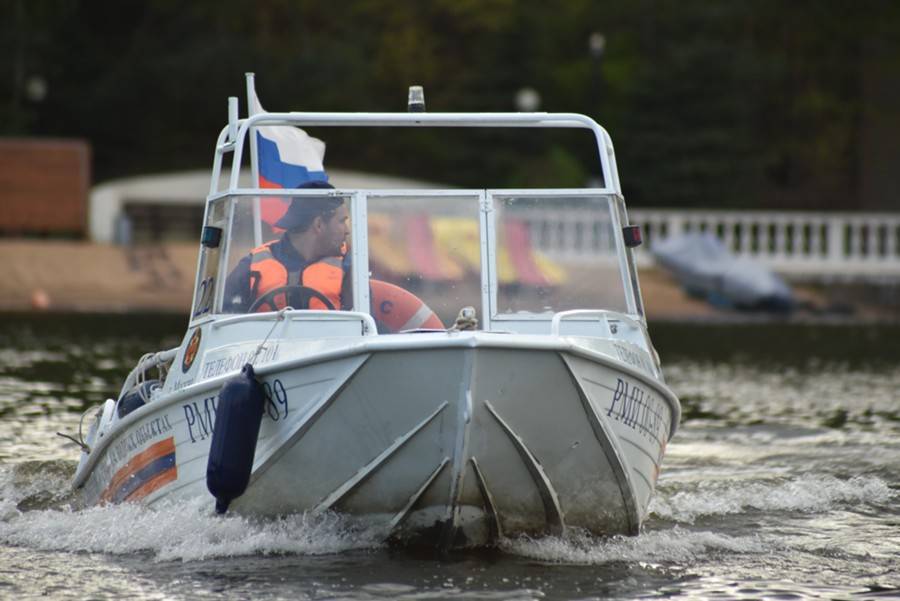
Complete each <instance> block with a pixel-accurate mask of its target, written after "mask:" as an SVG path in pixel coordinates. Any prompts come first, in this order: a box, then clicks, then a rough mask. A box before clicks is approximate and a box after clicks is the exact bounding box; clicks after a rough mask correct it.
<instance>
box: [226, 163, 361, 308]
mask: <svg viewBox="0 0 900 601" xmlns="http://www.w3.org/2000/svg"><path fill="white" fill-rule="evenodd" d="M300 188H318V189H333V188H334V186H332V185H331V184H329V183H328V182H324V181H318V180H314V181H309V182H305V183H304V184H303V185H301V186H300ZM274 225H275V227H278V228H282V229H284V230H285V232H284V234H283V235H282V236H281V238H279V239H278V240H274V241H272V242H268V243H266V244H263V245H262V246H259V247H257V248H254V249H253V250H251V251H250V254H248V255H247V256H246V257H244V258H242V259H241V260H240V262H239V263H238V264H237V266H236V267H235V268H234V270H233V271H232V272H231V274H229V276H228V278H227V280H226V281H225V310H226V311H227V312H230V313H249V312H255V311H276V310H279V309H282V308H284V307H286V306H291V307H293V308H295V309H329V310H334V309H347V308H350V307H351V306H352V304H353V303H352V295H351V293H350V268H349V257H345V256H344V251H345V249H346V243H347V241H348V238H349V236H350V212H349V210H348V208H347V206H346V204H345V203H344V200H343V199H342V198H336V197H333V196H301V197H295V198H294V199H293V200H292V201H291V204H290V206H289V207H288V210H287V212H285V214H284V215H283V216H282V217H281V218H280V219H278V221H276V222H275V224H274Z"/></svg>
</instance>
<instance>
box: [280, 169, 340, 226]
mask: <svg viewBox="0 0 900 601" xmlns="http://www.w3.org/2000/svg"><path fill="white" fill-rule="evenodd" d="M297 188H298V189H318V190H333V189H334V186H332V185H331V184H329V183H328V182H326V181H322V180H310V181H307V182H303V183H302V184H300V185H299V186H297ZM342 204H344V199H343V198H341V197H339V196H295V197H294V198H293V199H291V206H289V207H288V210H287V212H286V213H285V214H284V215H282V216H281V218H280V219H279V220H278V221H276V222H275V226H276V227H280V228H282V229H286V230H292V229H298V228H299V229H302V228H305V227H307V226H308V225H309V224H310V223H312V220H313V219H315V218H316V217H317V216H318V215H325V214H327V213H329V212H332V211H334V210H335V209H337V208H338V207H339V206H341V205H342Z"/></svg>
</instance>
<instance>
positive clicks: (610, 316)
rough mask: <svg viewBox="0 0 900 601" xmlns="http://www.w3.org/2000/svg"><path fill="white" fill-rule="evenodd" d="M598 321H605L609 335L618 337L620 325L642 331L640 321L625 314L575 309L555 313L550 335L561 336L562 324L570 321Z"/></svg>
mask: <svg viewBox="0 0 900 601" xmlns="http://www.w3.org/2000/svg"><path fill="white" fill-rule="evenodd" d="M591 318H595V319H596V321H604V322H606V323H607V325H608V327H609V331H610V332H609V333H610V334H611V335H613V336H615V335H616V333H617V332H616V330H617V329H618V324H620V323H625V324H627V325H628V326H629V327H631V328H633V329H638V330H641V329H642V326H641V324H640V322H639V321H637V320H635V319H632V318H631V317H628V316H627V315H625V314H624V313H617V312H616V311H609V310H607V309H573V310H571V311H560V312H558V313H555V314H554V315H553V317H552V319H551V320H550V334H551V335H553V336H559V335H560V329H561V326H562V322H563V321H566V320H570V319H591Z"/></svg>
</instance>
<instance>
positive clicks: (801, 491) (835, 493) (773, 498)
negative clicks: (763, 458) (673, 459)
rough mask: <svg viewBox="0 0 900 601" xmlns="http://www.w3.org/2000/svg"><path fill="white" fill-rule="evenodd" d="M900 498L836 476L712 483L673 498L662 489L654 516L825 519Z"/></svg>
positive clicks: (882, 487) (861, 479) (863, 480)
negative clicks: (774, 514)
mask: <svg viewBox="0 0 900 601" xmlns="http://www.w3.org/2000/svg"><path fill="white" fill-rule="evenodd" d="M898 496H900V494H898V493H897V492H896V491H893V490H892V489H891V488H890V487H889V486H888V485H887V483H886V482H884V481H883V480H881V479H879V478H875V477H870V476H857V477H854V478H850V479H848V480H840V479H838V478H835V477H834V476H827V475H823V476H812V475H810V476H800V477H798V478H795V479H791V480H787V481H778V482H752V483H734V482H722V481H709V482H703V483H701V484H700V485H699V486H698V487H697V488H696V490H692V491H686V490H680V491H678V492H675V493H674V494H667V491H666V487H665V486H664V485H663V484H662V483H661V484H660V488H659V490H658V494H657V496H656V497H655V498H654V499H653V501H652V502H651V504H650V512H651V513H652V514H653V515H655V516H656V517H658V518H661V519H664V520H668V521H674V522H679V523H687V524H693V523H694V522H695V521H696V520H697V519H698V518H701V517H710V516H712V517H714V516H723V515H731V514H738V513H746V512H748V511H754V510H755V511H767V512H768V511H779V512H802V513H821V512H825V511H829V510H832V509H835V508H840V507H843V506H846V505H852V506H854V507H858V506H859V505H860V504H882V503H886V502H888V501H890V500H891V499H894V498H897V497H898Z"/></svg>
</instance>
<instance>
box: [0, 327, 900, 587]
mask: <svg viewBox="0 0 900 601" xmlns="http://www.w3.org/2000/svg"><path fill="white" fill-rule="evenodd" d="M184 326H185V320H184V319H183V318H180V317H177V316H171V315H165V316H160V315H90V316H79V315H4V316H0V598H15V599H35V598H53V599H121V598H129V599H226V600H227V599H249V598H252V599H288V598H290V599H653V598H676V599H780V600H790V599H853V600H859V599H887V598H900V326H897V325H883V324H881V325H878V324H870V325H853V324H833V325H823V324H819V325H813V324H806V325H803V324H786V323H779V322H758V323H750V324H743V325H723V324H701V323H696V324H662V323H660V324H653V325H652V326H651V334H652V335H653V338H654V342H655V343H656V346H657V349H658V350H659V353H660V355H661V356H662V358H663V365H664V369H665V372H666V376H667V380H668V383H669V385H670V386H671V387H672V388H673V390H675V392H676V393H677V394H678V395H679V396H680V397H681V399H682V402H683V405H684V419H683V422H682V424H681V428H680V430H679V432H678V434H677V435H676V437H675V438H674V439H673V440H672V442H671V443H670V444H669V447H668V452H667V455H666V459H665V461H664V465H663V471H662V475H661V476H660V480H659V485H658V490H657V495H656V497H655V499H654V500H653V502H652V505H651V516H650V519H649V520H648V522H647V524H646V526H645V528H644V531H643V532H642V533H641V534H640V535H639V536H637V537H615V538H609V539H597V538H572V539H566V540H561V539H555V538H542V539H515V540H507V541H504V543H503V544H502V545H501V546H500V547H499V548H496V549H490V550H482V551H470V552H459V553H454V554H452V555H450V556H444V557H432V556H427V555H425V556H423V555H421V554H414V553H412V552H409V551H405V550H402V549H393V548H388V547H383V546H381V545H379V544H377V543H375V542H373V541H371V540H366V539H365V538H363V537H360V535H358V534H351V533H350V531H348V530H347V529H345V528H344V527H343V525H342V523H341V520H340V518H338V517H335V516H318V517H311V516H304V515H299V516H291V517H288V518H284V519H282V520H279V521H267V522H263V521H254V520H248V519H245V518H241V517H237V516H228V517H225V518H224V519H223V518H218V517H215V516H214V515H211V512H210V510H209V509H210V508H209V507H208V506H206V505H204V506H187V507H185V506H180V507H161V508H156V509H153V510H150V509H146V508H141V507H137V506H132V505H119V506H107V507H101V508H92V509H88V510H76V509H74V508H72V507H71V506H70V503H71V500H72V498H71V495H70V492H69V481H70V478H71V476H72V473H73V471H74V467H75V459H76V458H77V455H78V451H77V448H76V447H75V446H74V445H73V444H72V443H69V442H67V441H66V440H64V439H63V438H60V437H58V436H57V435H56V432H58V431H60V432H73V431H75V430H77V428H78V421H79V417H80V415H81V414H82V412H83V411H84V410H86V409H87V408H89V407H90V406H92V405H94V404H96V403H99V402H102V401H103V400H104V399H105V398H107V397H108V396H114V394H115V392H116V391H117V390H118V387H119V385H120V383H121V380H122V379H123V378H124V376H125V375H126V374H127V372H128V371H129V369H130V368H131V366H132V365H133V363H134V362H135V361H136V360H137V359H138V358H139V357H140V356H141V355H142V354H143V353H145V352H148V351H152V350H158V349H162V348H169V347H172V346H175V345H176V344H178V342H179V340H180V337H181V334H182V332H183V329H184Z"/></svg>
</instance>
